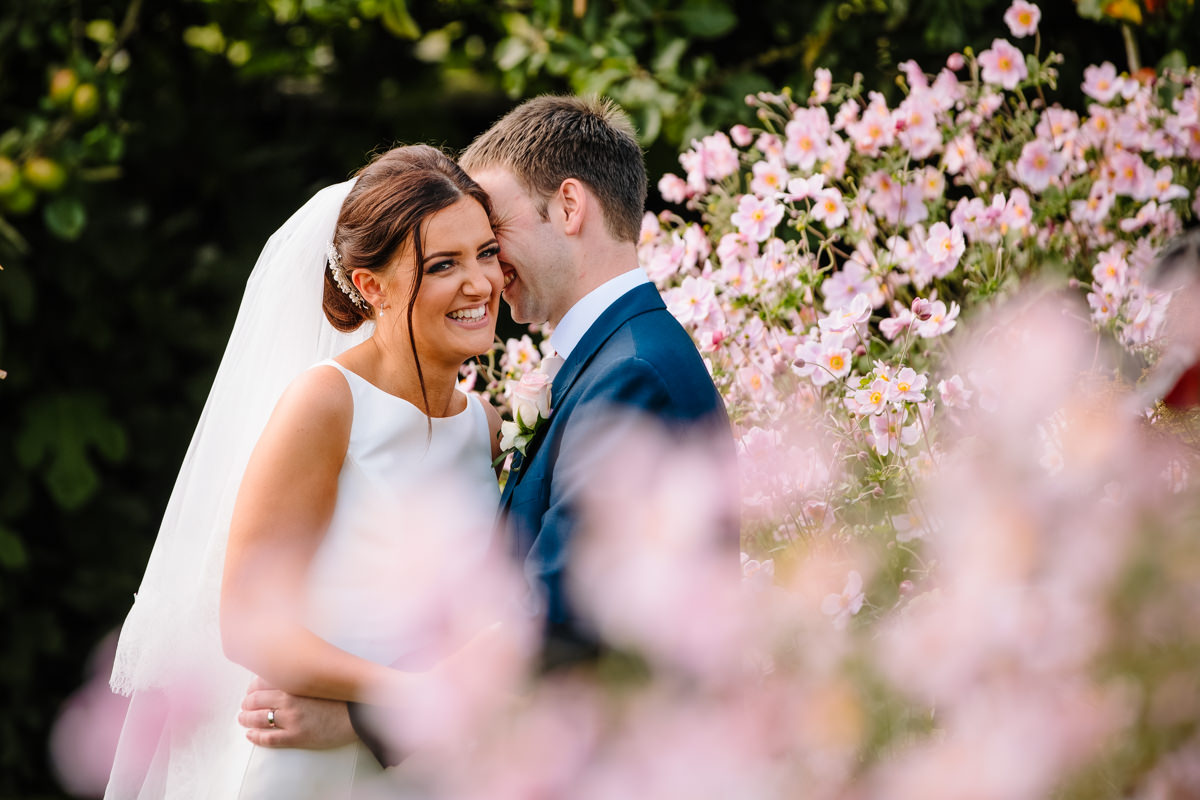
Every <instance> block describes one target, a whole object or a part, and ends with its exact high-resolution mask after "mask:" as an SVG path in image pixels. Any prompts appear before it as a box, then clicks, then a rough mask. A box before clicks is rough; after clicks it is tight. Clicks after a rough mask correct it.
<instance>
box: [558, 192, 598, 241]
mask: <svg viewBox="0 0 1200 800" xmlns="http://www.w3.org/2000/svg"><path fill="white" fill-rule="evenodd" d="M555 199H556V200H558V206H559V208H558V212H559V214H561V218H562V224H563V232H564V233H565V234H567V235H568V236H577V235H578V234H579V232H580V231H582V230H583V218H584V217H585V216H586V215H587V212H588V207H589V206H590V205H591V200H592V198H591V195H589V194H588V191H587V188H586V187H585V186H584V185H583V182H582V181H580V180H578V179H576V178H567V179H566V180H565V181H563V182H562V183H561V184H560V185H559V187H558V196H557V197H556V198H555Z"/></svg>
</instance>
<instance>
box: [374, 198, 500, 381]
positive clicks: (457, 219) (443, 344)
mask: <svg viewBox="0 0 1200 800" xmlns="http://www.w3.org/2000/svg"><path fill="white" fill-rule="evenodd" d="M421 229H422V237H421V249H422V253H421V255H422V262H421V263H420V264H417V263H416V253H415V248H413V247H411V246H409V247H406V248H404V250H403V251H402V252H401V254H400V256H399V258H398V259H397V263H396V264H395V267H394V269H395V272H394V273H393V280H392V281H391V282H390V283H391V287H392V288H391V291H390V292H389V294H391V295H392V296H393V297H394V298H396V299H395V300H394V301H392V302H390V303H389V308H388V310H387V312H386V314H385V317H384V323H385V324H386V322H387V321H388V320H387V317H388V316H391V315H396V316H397V317H398V319H396V323H398V324H399V325H400V326H401V327H403V326H404V325H405V317H406V316H407V310H408V297H409V294H410V292H411V291H412V286H413V284H414V282H415V280H416V270H417V269H420V270H421V286H420V289H419V290H418V291H417V297H416V302H415V303H414V304H413V310H412V336H413V341H414V342H415V343H416V346H417V353H418V355H419V357H420V359H421V361H422V362H423V363H424V362H426V361H429V362H440V363H443V364H445V365H447V366H449V365H454V366H457V365H459V364H461V363H462V362H463V361H465V360H466V359H468V358H470V357H472V356H477V355H480V354H481V353H486V352H488V351H489V350H490V349H491V348H492V344H493V342H494V341H495V337H496V314H497V312H498V311H499V307H500V292H501V290H502V289H503V288H504V275H503V273H502V272H501V269H500V258H499V253H500V246H499V244H498V243H497V241H496V236H495V234H494V233H493V232H492V226H491V223H490V221H489V220H488V216H487V212H485V211H484V210H483V206H481V205H480V204H479V203H478V202H477V201H476V200H475V199H474V198H471V197H461V198H459V199H458V200H457V201H455V202H454V204H452V205H450V206H447V207H446V208H444V209H442V210H441V211H437V212H435V213H433V214H431V215H430V216H429V217H427V218H426V219H425V221H424V223H423V224H422V225H421Z"/></svg>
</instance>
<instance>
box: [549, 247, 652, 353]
mask: <svg viewBox="0 0 1200 800" xmlns="http://www.w3.org/2000/svg"><path fill="white" fill-rule="evenodd" d="M649 282H650V279H649V278H648V277H646V273H645V272H644V271H643V270H642V268H641V267H634V268H633V269H631V270H629V271H628V272H625V273H622V274H620V275H618V276H617V277H615V278H612V279H610V280H608V281H606V282H604V283H602V284H600V285H599V286H597V287H596V288H595V289H593V290H592V291H590V292H588V293H587V294H585V295H584V296H583V297H582V298H580V299H579V301H578V302H577V303H575V305H573V306H571V309H570V310H569V311H567V313H566V314H564V315H563V318H562V320H560V321H559V323H558V325H556V326H555V328H554V331H553V332H552V333H551V334H550V344H551V345H552V346H553V347H554V349H555V351H556V352H557V353H558V354H559V355H560V356H562V357H563V358H567V357H569V356H570V355H571V351H572V350H574V349H575V346H576V345H577V344H579V340H580V339H582V338H583V335H584V334H585V333H587V331H588V328H590V327H592V324H593V323H595V321H596V320H598V319H600V315H601V314H603V313H604V312H605V311H607V310H608V307H609V306H611V305H612V304H613V303H615V302H616V301H617V300H618V299H620V297H621V296H622V295H624V294H625V293H626V292H628V291H629V290H630V289H633V288H635V287H637V286H641V285H642V284H643V283H649Z"/></svg>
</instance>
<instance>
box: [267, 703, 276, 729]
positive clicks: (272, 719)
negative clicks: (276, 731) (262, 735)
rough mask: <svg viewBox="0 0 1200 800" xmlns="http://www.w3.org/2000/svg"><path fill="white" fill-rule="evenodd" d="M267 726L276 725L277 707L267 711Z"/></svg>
mask: <svg viewBox="0 0 1200 800" xmlns="http://www.w3.org/2000/svg"><path fill="white" fill-rule="evenodd" d="M267 727H268V728H274V727H275V709H273V708H272V709H271V710H270V711H268V712H267Z"/></svg>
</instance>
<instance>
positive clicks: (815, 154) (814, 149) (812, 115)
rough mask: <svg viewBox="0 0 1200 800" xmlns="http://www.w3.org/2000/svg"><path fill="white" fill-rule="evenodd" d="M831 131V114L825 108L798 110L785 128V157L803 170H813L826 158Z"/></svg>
mask: <svg viewBox="0 0 1200 800" xmlns="http://www.w3.org/2000/svg"><path fill="white" fill-rule="evenodd" d="M831 130H832V129H831V127H830V124H829V112H828V111H826V110H825V108H824V107H817V108H797V109H796V112H795V115H794V116H793V118H792V119H791V120H790V121H789V122H788V124H787V126H786V127H785V128H784V134H785V136H786V137H787V141H786V143H785V144H784V148H783V157H784V158H785V159H786V160H787V163H789V164H794V165H796V166H798V167H800V169H801V170H806V171H807V170H810V169H812V168H813V165H815V164H816V163H817V160H818V159H821V158H823V157H824V154H825V150H826V147H827V145H828V139H829V134H830V132H831Z"/></svg>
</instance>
